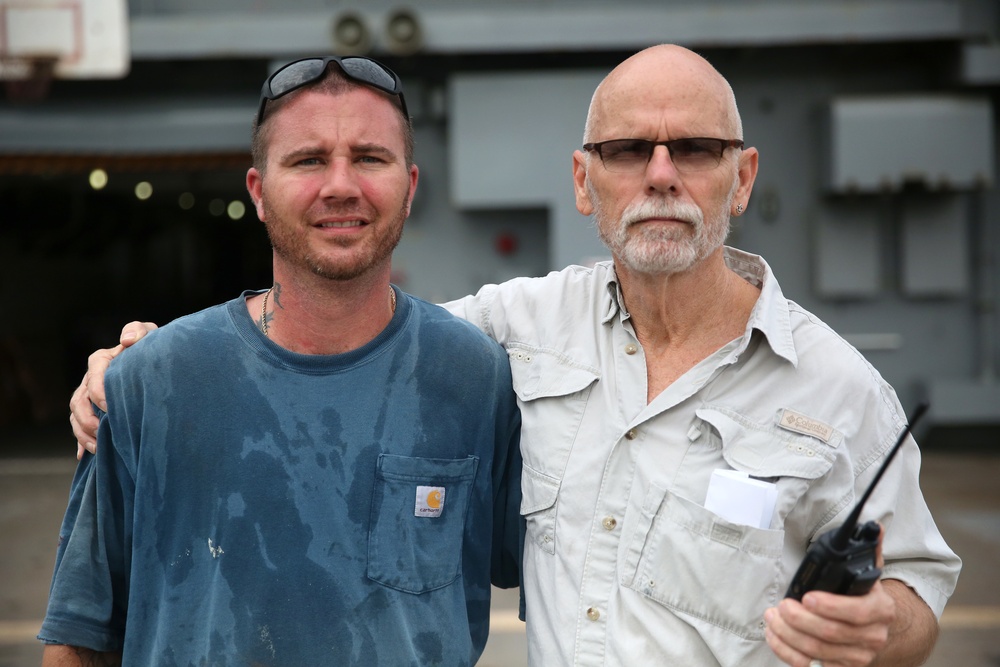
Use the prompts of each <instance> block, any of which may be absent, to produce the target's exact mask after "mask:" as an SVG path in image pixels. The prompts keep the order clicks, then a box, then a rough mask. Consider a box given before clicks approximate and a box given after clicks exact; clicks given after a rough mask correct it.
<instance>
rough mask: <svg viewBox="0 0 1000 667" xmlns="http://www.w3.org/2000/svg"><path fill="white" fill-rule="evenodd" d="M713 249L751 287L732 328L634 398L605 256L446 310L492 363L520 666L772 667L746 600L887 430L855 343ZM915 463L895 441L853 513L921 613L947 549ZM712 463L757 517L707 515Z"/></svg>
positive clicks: (876, 460) (886, 394) (732, 254)
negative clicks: (726, 339)
mask: <svg viewBox="0 0 1000 667" xmlns="http://www.w3.org/2000/svg"><path fill="white" fill-rule="evenodd" d="M725 253H726V262H727V264H728V266H729V267H730V268H731V269H732V270H734V271H736V272H737V273H738V274H739V275H740V276H742V277H743V278H744V279H745V280H747V281H748V282H750V283H751V284H753V285H755V286H757V287H759V288H760V289H761V294H760V297H759V299H758V301H757V303H756V305H755V308H754V309H753V312H752V314H751V316H750V319H749V322H748V324H747V327H746V330H745V332H744V334H743V335H742V336H740V337H739V338H737V339H736V340H733V341H732V342H730V343H729V344H727V345H725V346H723V347H722V348H721V349H719V350H718V351H717V352H715V353H714V354H712V355H710V356H709V357H708V358H706V359H704V360H703V361H701V362H700V363H698V364H697V365H695V366H694V367H693V368H691V369H690V370H689V371H688V372H687V373H686V374H684V375H683V376H682V377H681V378H679V379H678V380H676V381H675V382H674V383H672V384H671V385H670V386H669V387H668V388H667V389H666V390H664V391H663V392H662V393H661V394H660V395H659V396H657V397H655V398H654V399H653V400H652V401H651V402H648V403H647V392H646V365H645V359H644V355H643V350H642V346H641V345H640V344H639V341H638V340H637V338H636V336H635V333H634V330H633V328H632V325H631V321H630V318H629V315H628V313H627V311H626V309H625V307H624V305H623V301H622V297H621V293H620V290H619V287H618V283H617V279H616V277H615V273H614V267H613V266H612V265H611V263H609V262H601V263H598V264H597V265H596V266H594V267H593V268H584V267H570V268H568V269H565V270H563V271H560V272H553V273H551V274H549V275H548V276H546V277H542V278H533V279H515V280H512V281H509V282H506V283H503V284H501V285H499V286H497V285H493V286H487V287H484V288H483V289H482V290H481V291H480V292H479V293H478V294H477V295H475V296H472V297H467V298H466V299H464V300H460V301H456V302H452V303H450V304H446V307H448V308H449V309H450V310H451V311H452V312H454V313H456V314H458V315H459V316H461V317H465V318H466V319H469V320H470V321H472V322H473V323H475V324H476V325H477V326H479V327H480V328H482V329H483V330H484V331H485V332H487V333H488V334H489V335H490V336H492V337H493V338H495V339H496V340H497V341H499V342H500V343H501V344H502V345H503V346H504V347H505V348H506V349H507V352H508V355H509V356H510V360H511V371H512V375H513V379H514V388H515V391H516V392H517V395H518V399H519V404H520V407H521V417H522V420H523V429H522V433H521V451H522V454H523V456H524V470H523V475H522V491H523V499H522V504H521V512H522V514H523V515H524V517H525V519H526V522H527V535H526V538H525V555H524V588H523V591H524V597H525V600H526V609H527V614H526V618H527V633H528V653H529V660H530V663H531V664H533V665H640V664H658V665H659V664H663V665H666V664H670V665H699V666H700V667H707V666H711V665H779V664H781V663H780V662H779V661H778V659H777V658H776V657H775V656H774V654H773V653H772V652H771V650H770V649H769V647H768V646H767V644H766V642H765V640H764V619H763V614H764V611H765V610H766V609H767V608H768V607H770V606H772V605H774V604H776V603H777V602H778V601H779V600H780V599H781V598H782V597H783V596H784V593H785V590H786V589H787V587H788V584H789V582H790V580H791V578H792V575H793V574H794V572H795V570H796V569H797V567H798V565H799V563H800V562H801V561H802V558H803V556H804V554H805V551H806V549H807V547H808V545H809V544H810V543H811V542H812V541H813V540H814V539H815V538H816V536H817V535H819V534H821V533H822V532H825V531H826V530H828V529H830V528H831V527H834V526H836V525H839V524H840V523H841V522H842V521H843V520H844V518H845V517H846V515H847V513H848V512H849V510H850V508H851V507H852V506H853V504H854V502H855V501H856V500H857V498H858V497H859V496H860V494H861V493H862V492H863V491H864V489H865V488H866V487H867V485H868V483H869V482H870V481H871V479H872V477H873V475H874V473H875V471H876V470H877V468H878V465H879V464H880V463H881V461H882V460H883V458H884V456H885V455H886V453H887V451H888V450H889V449H890V448H891V446H892V445H893V444H894V442H895V440H896V438H897V436H898V434H899V432H900V430H901V429H902V428H903V425H904V422H905V415H904V413H903V410H902V409H901V407H900V405H899V402H898V401H897V399H896V396H895V393H894V392H893V390H892V388H891V387H890V386H889V385H888V384H886V383H885V381H884V380H883V379H882V378H881V377H880V376H879V374H878V373H877V372H876V371H875V369H874V368H872V367H871V365H870V364H868V362H867V361H865V359H864V358H863V357H862V356H861V354H860V353H858V351H857V350H855V349H853V348H852V347H851V346H850V345H848V344H847V343H846V342H845V341H844V340H843V339H842V338H840V337H839V336H837V335H836V334H835V333H834V332H833V331H831V330H830V329H829V328H828V327H827V326H826V325H825V324H823V323H822V322H821V321H820V320H818V319H817V318H816V317H815V316H814V315H812V314H810V313H809V312H807V311H805V310H804V309H802V308H801V307H800V306H798V305H797V304H795V303H794V302H792V301H788V300H786V299H785V298H784V296H783V295H782V293H781V290H780V289H779V287H778V284H777V282H776V281H775V279H774V276H773V275H772V274H771V272H770V269H769V268H768V267H767V265H766V264H765V263H764V261H763V260H762V259H761V258H759V257H756V256H753V255H749V254H746V253H742V252H740V251H737V250H733V249H729V248H727V249H726V250H725ZM918 468H919V451H918V449H917V447H916V446H915V445H914V444H913V442H912V441H911V442H909V443H908V444H907V445H905V446H904V447H903V449H902V450H901V451H900V453H899V455H898V456H897V457H896V458H895V459H894V461H893V463H892V466H891V467H890V468H889V470H888V472H887V473H886V474H885V476H884V477H883V478H882V480H881V482H880V485H879V487H878V489H877V490H876V492H875V494H874V495H873V496H872V498H871V500H870V501H869V503H868V505H867V509H866V512H865V513H864V515H863V519H865V520H867V519H878V520H880V521H882V522H883V523H884V525H885V528H886V537H885V545H884V553H885V558H886V567H885V576H887V577H891V578H895V579H900V580H902V581H904V582H906V583H907V584H909V585H910V586H911V587H912V588H914V589H915V590H916V592H917V593H918V594H919V595H920V596H921V597H922V598H923V599H924V600H925V601H926V602H927V603H928V604H929V605H930V607H931V609H933V610H934V611H935V613H937V614H940V613H941V611H942V609H943V607H944V604H945V602H946V600H947V598H948V596H949V595H950V594H951V592H952V591H953V589H954V586H955V582H956V579H957V576H958V570H959V566H960V562H959V560H958V558H957V557H956V556H955V555H954V553H953V552H952V551H951V550H950V549H949V548H948V546H947V545H946V544H945V543H944V541H943V539H942V537H941V535H940V534H939V532H938V530H937V528H936V527H935V525H934V522H933V519H932V518H931V515H930V513H929V511H928V509H927V507H926V505H925V503H924V500H923V498H922V496H921V493H920V490H919V486H918V483H917V473H918ZM715 470H725V471H740V472H742V473H747V474H749V475H752V476H753V477H755V478H757V479H759V480H761V481H765V482H767V483H769V484H774V485H775V486H776V492H777V498H776V502H775V506H774V510H773V512H772V513H771V515H770V517H769V520H768V518H765V519H764V521H763V522H762V523H763V524H764V525H763V527H761V526H760V525H743V524H742V523H738V522H733V521H730V520H727V519H724V518H722V517H721V516H718V515H717V514H716V513H714V512H712V511H710V510H708V509H706V507H705V505H706V496H707V490H708V486H709V482H710V479H711V476H712V474H713V471H715Z"/></svg>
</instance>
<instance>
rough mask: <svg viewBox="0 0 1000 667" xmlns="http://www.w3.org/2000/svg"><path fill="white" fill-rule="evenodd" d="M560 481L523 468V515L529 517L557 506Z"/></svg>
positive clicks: (528, 468) (527, 467)
mask: <svg viewBox="0 0 1000 667" xmlns="http://www.w3.org/2000/svg"><path fill="white" fill-rule="evenodd" d="M558 495H559V480H558V479H556V478H554V477H549V476H548V475H546V474H544V473H540V472H538V471H537V470H535V469H534V468H532V467H530V466H527V465H526V466H524V467H523V468H522V475H521V514H522V515H525V516H526V515H528V514H533V513H535V512H540V511H542V510H546V509H549V508H550V507H552V506H553V505H555V504H556V497H558Z"/></svg>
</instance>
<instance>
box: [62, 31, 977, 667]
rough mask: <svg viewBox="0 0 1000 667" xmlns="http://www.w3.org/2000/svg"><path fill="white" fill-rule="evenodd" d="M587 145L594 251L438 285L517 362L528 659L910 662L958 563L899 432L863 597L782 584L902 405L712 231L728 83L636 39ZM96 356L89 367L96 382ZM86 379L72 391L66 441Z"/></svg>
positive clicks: (732, 148)
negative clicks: (727, 489) (753, 509)
mask: <svg viewBox="0 0 1000 667" xmlns="http://www.w3.org/2000/svg"><path fill="white" fill-rule="evenodd" d="M584 142H585V143H584V146H583V150H581V151H577V152H576V153H575V154H574V172H573V176H574V187H575V192H576V201H577V207H578V208H579V210H580V212H581V213H583V214H585V215H593V216H594V218H595V220H596V222H597V227H598V231H599V233H600V235H601V238H602V239H603V240H604V242H605V244H606V245H607V246H608V248H609V249H610V250H611V253H612V257H613V261H611V262H602V263H599V264H597V265H596V266H594V267H593V268H584V267H578V266H577V267H569V268H567V269H565V270H563V271H560V272H557V273H552V274H550V275H548V276H546V277H544V278H537V279H515V280H513V281H510V282H507V283H504V284H502V285H490V286H486V287H484V288H483V289H482V290H481V291H480V292H479V293H478V294H476V295H475V296H472V297H467V298H465V299H462V300H459V301H457V302H453V303H451V304H448V307H449V308H450V309H451V310H452V311H453V312H455V313H457V314H459V315H460V316H462V317H464V318H466V319H468V320H470V321H471V322H473V323H474V324H476V325H477V326H479V327H480V328H482V329H483V330H484V331H486V332H487V333H488V334H489V335H490V336H492V337H493V338H495V339H496V340H498V341H499V342H500V343H501V344H503V346H504V347H505V348H506V349H507V351H508V354H509V356H510V359H511V370H512V375H513V381H514V388H515V391H516V392H517V394H518V398H519V404H520V407H521V412H522V434H521V449H522V454H523V456H524V469H523V479H522V491H523V498H522V502H521V512H522V514H523V515H524V516H525V518H526V521H527V536H526V540H525V553H524V578H525V581H524V595H525V598H526V602H527V632H528V650H529V659H530V662H531V664H533V665H569V664H574V665H604V664H607V665H639V664H677V665H699V666H702V665H741V666H742V665H773V664H776V663H777V662H779V660H780V661H783V662H786V663H788V664H791V665H795V666H796V667H807V665H816V664H823V663H824V662H825V664H826V665H827V666H828V667H829V666H833V665H836V666H838V667H839V666H846V665H850V666H852V667H853V666H860V665H868V664H873V663H877V664H879V665H915V664H919V663H920V662H922V661H923V659H924V658H925V657H926V655H927V654H928V653H929V651H930V650H931V648H932V647H933V645H934V641H935V638H936V635H937V622H936V618H935V615H936V614H940V613H941V611H942V609H943V607H944V605H945V603H946V601H947V599H948V596H949V595H950V593H951V592H952V590H953V589H954V585H955V582H956V580H957V576H958V570H959V567H960V562H959V560H958V558H957V557H956V556H955V555H954V553H952V551H951V550H950V549H949V548H948V547H947V545H946V544H945V543H944V541H943V539H942V538H941V536H940V534H939V533H938V531H937V529H936V527H935V526H934V523H933V520H932V518H931V516H930V513H929V511H928V509H927V507H926V504H925V503H924V501H923V498H922V496H921V494H920V490H919V487H918V483H917V470H918V467H919V453H918V450H917V448H916V446H915V445H914V444H913V443H912V442H909V443H907V445H906V446H905V447H904V449H903V450H902V451H901V453H900V455H899V456H898V457H897V460H896V461H895V462H894V463H893V464H892V466H891V467H890V468H889V470H888V472H887V473H886V476H885V477H884V478H883V480H882V482H881V484H880V486H879V489H878V491H877V493H876V494H875V496H874V497H873V498H872V499H871V501H870V502H869V505H868V508H867V512H866V516H871V517H876V518H878V519H879V520H881V522H882V523H883V525H884V527H885V539H884V544H883V553H884V558H885V578H884V580H883V581H882V582H880V583H878V584H876V585H875V587H874V588H873V589H872V590H871V592H870V593H868V594H867V595H864V596H859V597H847V596H838V595H832V594H826V593H819V592H813V593H809V594H808V595H806V596H805V597H804V599H803V601H802V603H799V602H796V601H793V600H782V596H783V594H784V591H785V589H786V588H787V586H788V583H789V580H790V579H791V577H792V575H793V573H794V572H795V570H796V568H797V566H798V565H799V563H800V561H801V560H802V557H803V555H804V554H805V551H806V549H807V548H808V546H809V544H810V543H811V542H812V541H813V540H815V539H816V537H817V536H818V535H819V534H822V533H823V532H824V531H826V530H828V529H830V528H832V527H834V526H836V525H838V524H839V523H840V522H842V521H843V519H844V518H845V516H846V515H847V513H848V512H849V510H850V508H851V506H852V505H853V503H854V501H855V500H856V499H857V498H858V497H859V496H860V493H861V492H862V491H863V490H864V489H865V487H866V486H867V485H868V483H869V482H870V480H871V479H872V476H873V475H874V473H875V471H876V470H877V469H878V467H879V465H880V463H881V462H882V461H883V460H884V458H885V455H886V454H887V452H888V450H889V449H890V447H891V446H892V445H893V443H894V441H895V440H896V438H897V436H898V434H899V432H900V430H901V429H902V428H903V426H904V423H905V416H904V414H903V411H902V409H901V408H900V405H899V402H898V400H897V399H896V396H895V393H894V392H893V390H892V388H891V387H890V386H889V385H888V384H887V383H886V382H885V381H884V380H883V379H882V378H881V377H880V376H879V374H878V373H877V372H876V371H875V369H874V368H872V367H871V365H869V364H868V363H867V362H866V361H865V360H864V358H863V357H862V356H861V355H860V354H859V353H858V352H857V351H856V350H854V349H853V348H851V347H850V346H849V345H848V344H847V343H846V342H845V341H844V340H842V339H841V338H840V337H839V336H837V335H836V334H835V333H834V332H833V331H831V330H830V329H829V328H828V327H827V326H825V325H824V324H823V323H822V322H820V321H819V320H818V319H817V318H816V317H815V316H814V315H812V314H810V313H808V312H806V311H805V310H803V309H802V308H801V307H799V306H798V305H796V304H795V303H793V302H791V301H788V300H786V299H785V298H784V296H783V295H782V293H781V290H780V288H779V286H778V284H777V282H776V280H775V278H774V276H773V275H772V273H771V271H770V269H769V267H768V266H767V264H766V263H765V262H764V261H763V260H762V259H761V258H760V257H756V256H753V255H749V254H746V253H742V252H740V251H737V250H734V249H732V248H727V247H725V246H724V245H723V242H724V240H725V237H726V234H727V232H728V227H729V221H730V218H731V217H732V216H738V215H740V214H741V213H742V212H743V211H744V210H745V209H746V206H747V202H748V200H749V198H750V194H751V191H752V188H753V184H754V180H755V178H756V175H757V167H758V152H757V150H756V149H754V148H748V147H744V144H743V129H742V125H741V121H740V117H739V112H738V110H737V106H736V101H735V98H734V95H733V92H732V89H731V88H730V86H729V84H728V83H727V82H726V81H725V79H724V78H723V77H722V76H721V75H720V74H719V73H718V72H717V71H716V70H715V69H714V68H713V67H712V66H711V65H710V64H709V63H708V62H706V61H705V60H704V59H703V58H701V57H700V56H698V55H696V54H694V53H692V52H691V51H688V50H686V49H683V48H680V47H677V46H670V45H663V46H657V47H653V48H650V49H647V50H645V51H643V52H640V53H638V54H636V55H635V56H633V57H631V58H629V59H628V60H626V61H625V62H623V63H622V64H621V65H620V66H619V67H617V68H615V70H614V71H612V72H611V74H610V75H609V76H608V77H607V78H606V79H605V80H604V81H603V82H602V83H601V85H600V86H599V87H598V89H597V91H596V93H595V95H594V98H593V101H592V103H591V107H590V112H589V114H588V118H587V126H586V129H585V135H584ZM128 330H129V331H130V333H131V334H141V333H142V327H139V326H131V327H129V328H128ZM109 354H110V353H109V352H108V351H104V352H99V353H96V354H95V356H94V357H93V363H92V366H91V369H90V371H89V375H90V378H92V381H91V382H90V384H91V388H92V395H94V396H95V398H98V399H99V397H100V393H99V388H100V383H99V378H98V376H99V374H100V370H101V367H102V365H103V363H104V362H103V358H105V357H107V356H108V355H109ZM87 383H88V379H87V378H85V383H84V385H81V388H80V389H79V390H78V392H77V394H76V397H75V399H74V402H73V405H74V409H75V412H76V416H75V417H74V419H75V420H76V422H77V423H76V425H75V430H76V433H77V435H78V437H80V438H81V440H82V441H84V442H85V444H86V443H89V440H88V436H87V434H86V433H85V432H84V429H83V428H82V426H85V424H83V423H82V420H87V419H89V417H88V415H87V412H86V410H85V409H83V408H84V407H86V401H85V400H83V399H84V398H85V391H86V385H87ZM717 471H720V472H722V473H723V474H722V476H723V477H725V476H728V477H730V478H731V479H732V478H734V477H735V478H736V487H737V489H739V491H738V492H737V493H736V501H731V502H730V504H732V502H735V503H737V504H742V503H748V502H749V501H750V500H752V499H753V497H754V496H753V494H754V492H755V490H756V489H765V490H766V491H767V492H768V493H773V495H774V504H773V508H770V507H767V509H766V510H764V509H763V508H761V509H759V510H758V517H759V518H758V519H757V520H754V521H746V520H734V519H731V518H726V517H725V514H726V512H725V511H723V510H725V505H726V503H725V502H723V501H721V500H720V498H719V497H718V494H716V493H715V492H714V491H713V490H712V489H713V478H714V477H716V476H717V475H716V473H717ZM741 476H742V477H743V478H744V481H743V482H742V483H741V482H740V480H739V478H740V477H741ZM741 494H744V495H741ZM720 506H722V507H721V509H720ZM762 511H764V512H766V513H765V515H764V516H760V514H761V512H762Z"/></svg>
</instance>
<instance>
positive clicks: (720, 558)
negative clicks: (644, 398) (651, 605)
mask: <svg viewBox="0 0 1000 667" xmlns="http://www.w3.org/2000/svg"><path fill="white" fill-rule="evenodd" d="M696 414H697V416H698V417H699V418H700V419H701V420H702V421H703V425H702V426H703V428H708V429H710V432H709V433H708V434H705V435H706V437H707V438H708V440H710V441H711V443H712V444H713V445H714V447H713V448H712V449H714V450H715V451H719V450H721V456H722V458H723V459H724V460H725V463H727V464H729V465H730V466H731V467H733V468H735V469H737V470H742V471H744V472H747V473H749V474H751V475H753V476H755V477H761V478H766V479H769V480H773V481H774V483H775V484H776V485H777V491H778V498H777V502H776V504H775V511H774V515H773V517H772V522H771V528H769V529H762V528H758V527H756V526H745V525H739V524H735V523H731V522H729V521H727V520H725V519H723V518H722V517H720V516H718V515H716V514H714V513H713V512H711V511H709V510H707V509H705V508H704V507H703V506H702V505H701V504H700V503H701V502H702V501H703V499H704V498H703V496H704V494H703V493H702V494H700V495H701V496H702V497H699V498H697V501H698V502H695V501H694V500H693V499H692V498H694V495H698V494H694V495H692V498H685V497H682V496H681V495H680V494H678V493H675V492H674V491H673V490H671V489H667V488H661V487H659V486H656V485H651V486H650V488H649V490H648V492H647V494H646V496H645V500H644V504H643V507H642V510H641V512H640V514H639V517H638V522H637V524H636V530H635V533H634V535H633V536H632V538H631V539H630V540H629V543H628V551H627V553H626V559H625V564H624V567H623V570H622V572H623V577H622V583H623V584H624V585H625V586H627V587H629V588H631V589H633V590H635V591H637V592H639V593H641V594H642V595H644V596H645V597H646V598H647V599H649V600H652V601H654V602H657V603H658V604H661V605H663V606H665V607H667V608H669V609H671V610H672V611H674V612H675V613H677V614H678V615H680V616H683V617H685V618H686V619H687V620H688V622H690V623H691V625H692V626H693V627H695V628H696V629H698V630H699V632H700V634H701V635H702V637H703V638H704V639H705V641H706V642H708V643H709V644H710V645H711V644H712V643H713V642H721V643H720V650H722V649H723V647H722V644H725V643H726V642H729V641H731V638H730V639H727V638H726V637H725V633H723V634H721V635H720V633H719V632H718V629H722V630H724V631H726V633H728V634H731V635H736V636H738V637H741V638H743V639H746V640H750V641H763V640H764V622H763V615H764V611H765V610H766V609H767V608H768V607H770V606H773V605H774V604H776V603H777V602H778V601H779V600H780V599H781V597H780V596H781V595H782V594H783V592H784V590H785V587H787V585H788V582H787V581H785V580H784V579H785V577H784V574H783V573H784V567H783V562H782V560H783V555H784V553H785V540H786V539H787V538H788V536H789V534H788V533H787V532H786V528H788V527H787V526H785V524H784V519H785V516H786V515H787V514H788V512H789V511H790V510H791V508H792V507H794V506H795V505H796V504H797V503H799V502H800V501H802V498H803V494H805V493H806V491H807V490H808V488H809V485H810V483H811V482H812V481H813V480H815V479H818V478H819V477H822V476H823V475H824V474H826V473H827V472H828V471H829V470H830V469H831V467H832V466H833V463H834V460H835V452H834V450H835V448H836V446H837V445H838V444H839V442H840V440H841V439H842V436H841V435H840V434H839V433H836V432H835V433H833V435H832V436H831V438H830V441H829V443H824V442H822V441H820V440H818V439H816V438H812V437H810V436H805V435H800V434H797V433H790V432H788V431H785V430H783V429H779V428H777V427H775V426H773V425H759V424H755V423H753V422H751V421H749V420H746V419H745V418H743V417H742V416H741V415H739V414H737V413H735V412H733V411H730V410H728V409H725V408H718V409H717V408H701V409H699V410H697V413H696ZM718 464H720V465H722V464H723V462H722V461H718ZM708 467H711V466H710V465H709V466H708ZM703 472H704V471H703ZM707 472H708V473H710V472H711V471H707ZM792 532H793V533H795V534H798V533H800V532H801V527H798V526H796V527H794V530H793V531H792ZM795 539H796V540H797V539H798V538H795ZM720 638H721V639H720ZM723 652H724V651H723Z"/></svg>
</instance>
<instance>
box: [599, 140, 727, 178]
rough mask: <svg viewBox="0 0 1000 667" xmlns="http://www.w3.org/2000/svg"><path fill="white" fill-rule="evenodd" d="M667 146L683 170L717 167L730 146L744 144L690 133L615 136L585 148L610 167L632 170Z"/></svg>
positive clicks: (641, 167) (624, 171) (606, 166)
mask: <svg viewBox="0 0 1000 667" xmlns="http://www.w3.org/2000/svg"><path fill="white" fill-rule="evenodd" d="M657 146H666V147H667V151H668V152H669V153H670V160H671V161H672V162H673V163H674V167H676V168H677V171H680V172H685V173H686V172H692V171H706V170H708V169H715V168H716V167H718V166H719V163H720V162H721V161H722V154H723V153H725V152H726V149H727V148H730V147H732V148H743V141H742V140H741V139H713V138H709V137H688V138H684V139H671V140H670V141H649V140H648V139H611V140H610V141H600V142H598V143H596V144H584V145H583V150H585V151H591V152H594V153H597V154H598V155H599V156H600V157H601V162H603V163H604V167H605V169H607V170H608V171H616V172H619V173H628V172H636V171H641V170H643V169H645V168H646V165H647V164H649V160H650V158H652V157H653V149H655V148H656V147H657Z"/></svg>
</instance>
